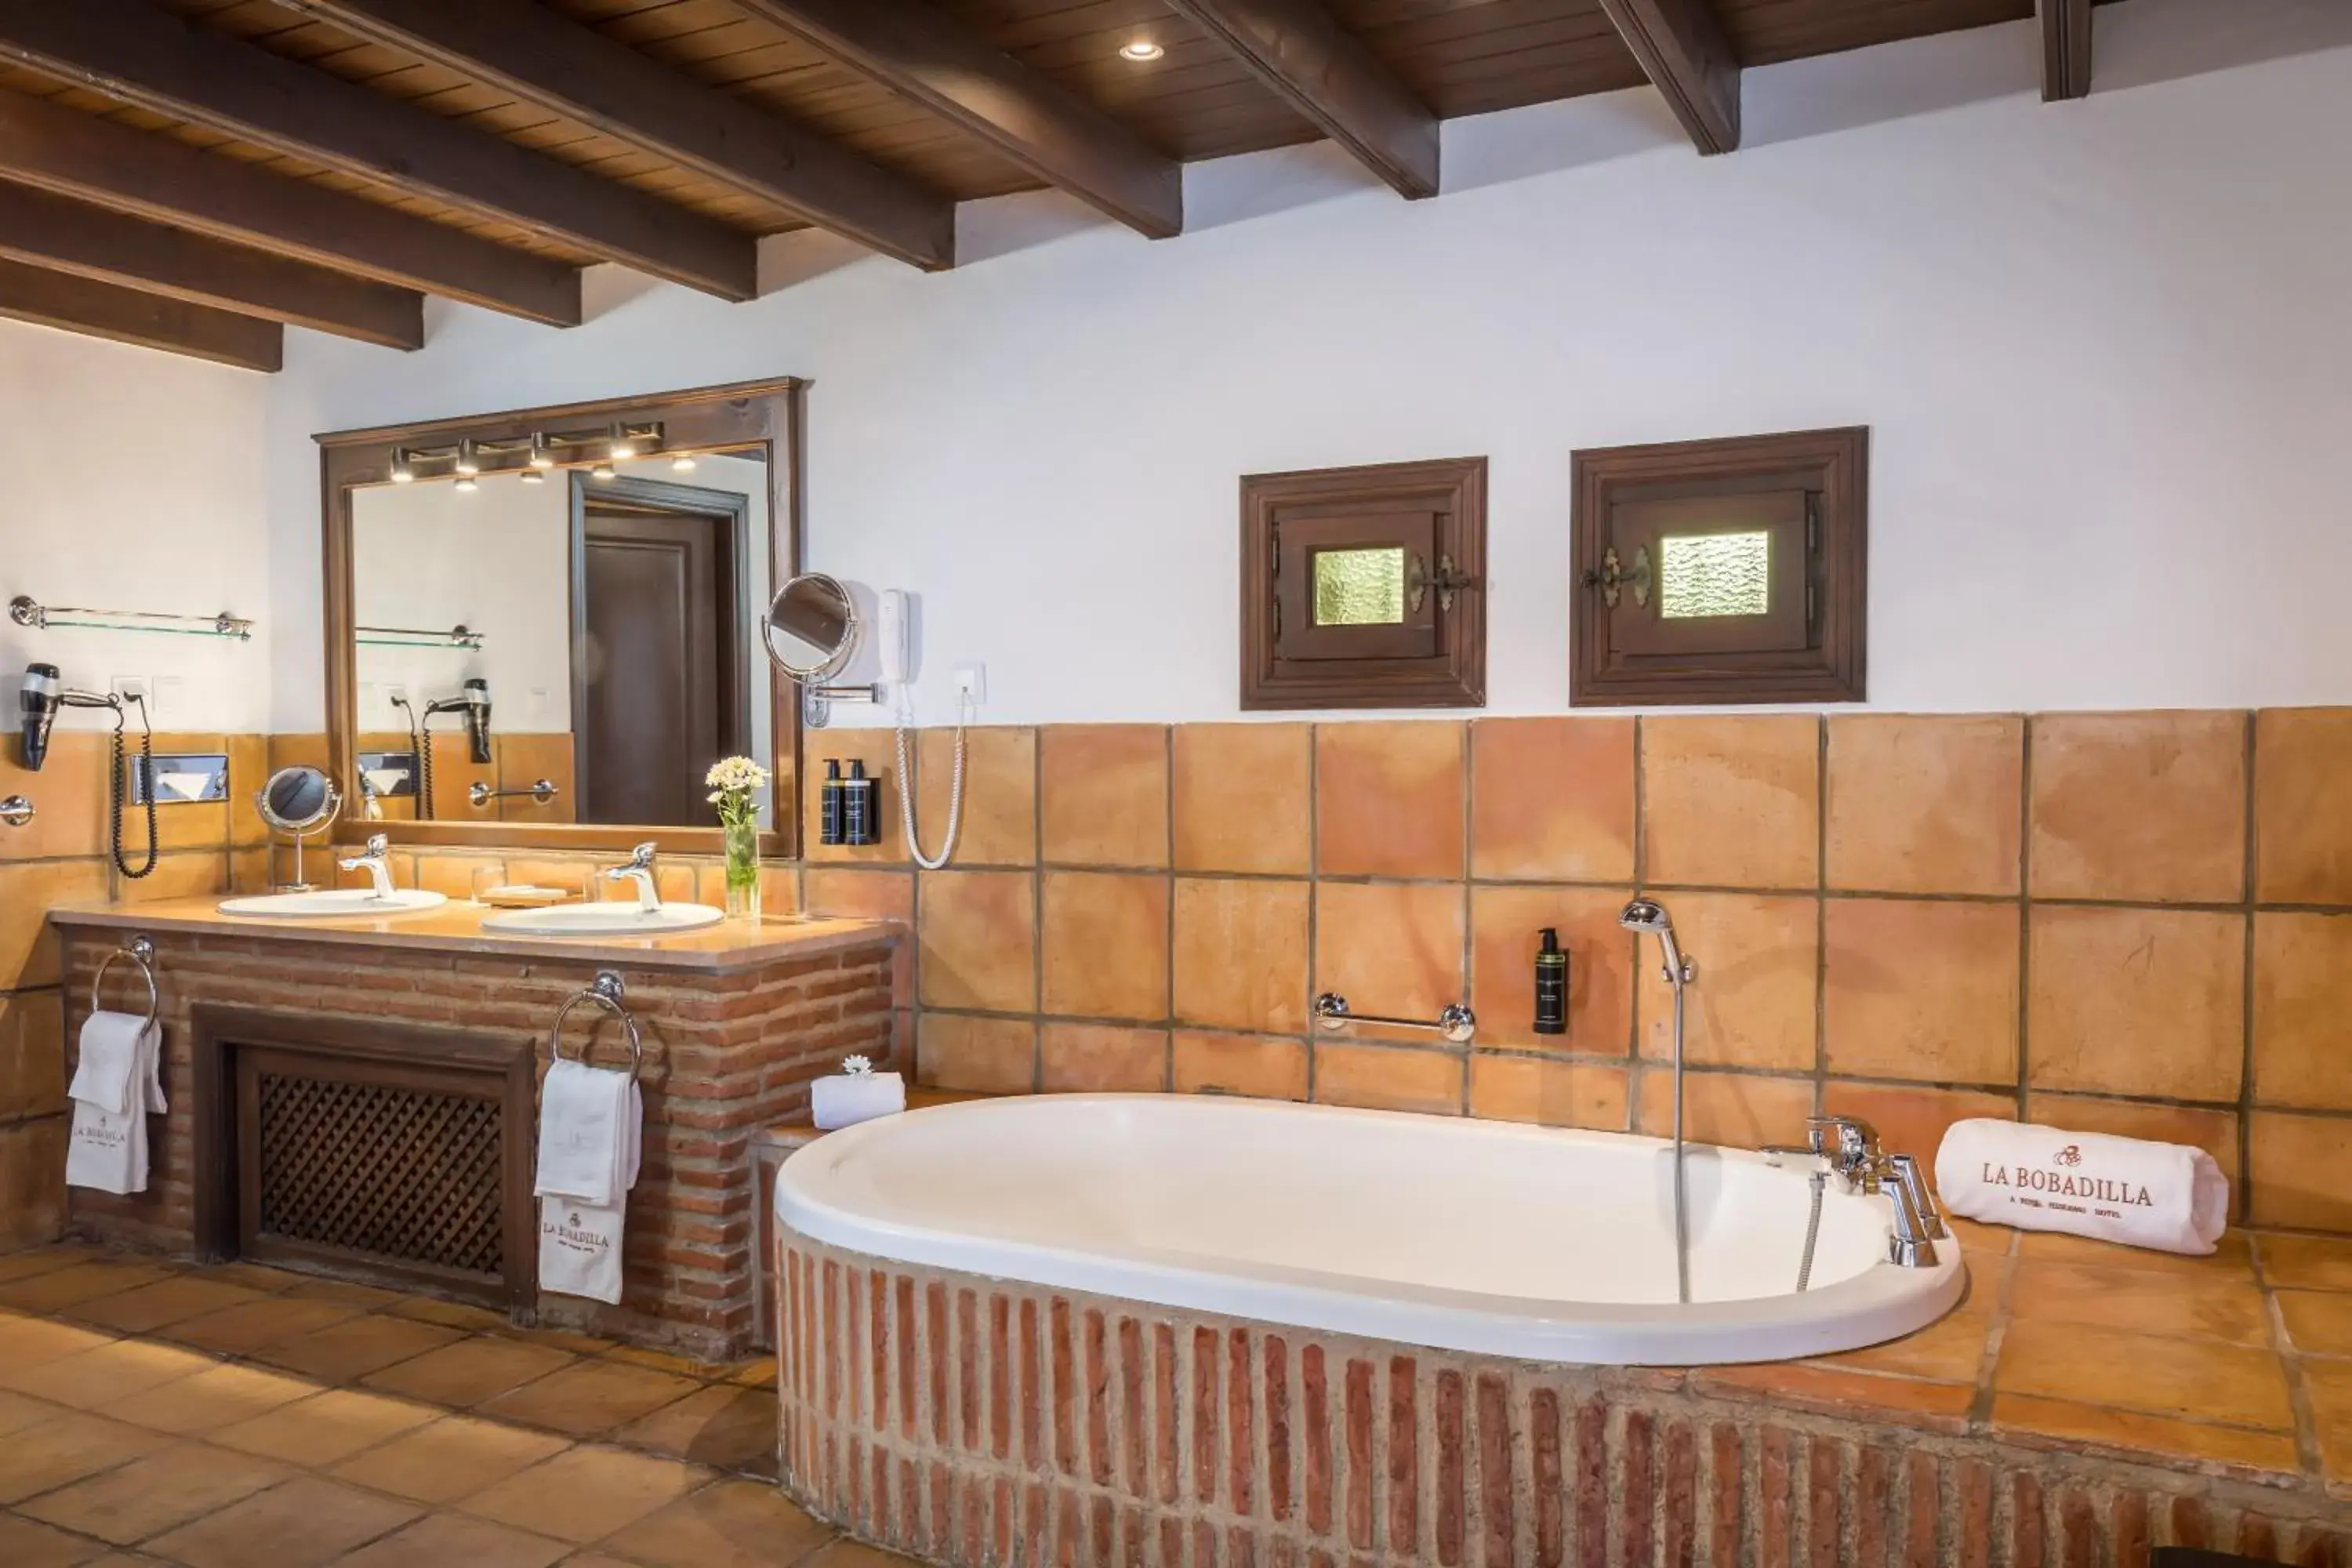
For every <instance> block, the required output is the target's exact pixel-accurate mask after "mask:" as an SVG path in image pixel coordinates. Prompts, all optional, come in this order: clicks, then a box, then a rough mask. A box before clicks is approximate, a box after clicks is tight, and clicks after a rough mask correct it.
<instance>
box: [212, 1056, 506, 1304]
mask: <svg viewBox="0 0 2352 1568" xmlns="http://www.w3.org/2000/svg"><path fill="white" fill-rule="evenodd" d="M257 1089H258V1091H259V1093H258V1102H259V1110H260V1116H259V1123H260V1124H259V1126H258V1128H257V1134H258V1139H259V1143H260V1151H259V1152H260V1167H261V1169H260V1176H261V1181H260V1189H261V1190H260V1193H259V1194H258V1197H259V1220H260V1224H259V1226H258V1228H259V1230H260V1233H261V1234H262V1235H263V1236H266V1237H280V1238H283V1239H286V1240H289V1241H299V1242H307V1243H309V1244H310V1245H312V1246H317V1247H335V1248H338V1249H341V1250H346V1251H350V1252H354V1253H360V1254H363V1255H365V1256H367V1257H370V1258H380V1259H383V1260H386V1261H391V1262H398V1263H411V1264H416V1263H421V1264H427V1265H432V1266H435V1267H437V1268H449V1269H457V1270H459V1271H462V1272H464V1273H467V1274H476V1275H479V1276H482V1277H483V1278H485V1279H496V1278H497V1277H498V1276H499V1272H500V1268H501V1250H500V1231H499V1225H500V1218H501V1215H500V1206H499V1205H500V1190H499V1174H500V1154H501V1150H500V1146H499V1103H498V1102H497V1101H496V1100H483V1099H478V1098H474V1097H470V1096H466V1095H457V1094H436V1093H434V1092H432V1091H430V1090H425V1089H404V1088H394V1087H390V1086H387V1085H383V1084H371V1083H346V1082H336V1081H331V1080H327V1079H312V1078H300V1077H288V1076H281V1075H278V1074H275V1073H267V1072H265V1073H261V1074H259V1075H258V1083H257Z"/></svg>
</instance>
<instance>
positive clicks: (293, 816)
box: [253, 765, 343, 893]
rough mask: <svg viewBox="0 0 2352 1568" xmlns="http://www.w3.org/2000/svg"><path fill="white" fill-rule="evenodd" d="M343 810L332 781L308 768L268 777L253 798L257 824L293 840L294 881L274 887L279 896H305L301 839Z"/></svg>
mask: <svg viewBox="0 0 2352 1568" xmlns="http://www.w3.org/2000/svg"><path fill="white" fill-rule="evenodd" d="M342 807H343V792H342V791H341V789H340V788H339V787H337V785H336V784H335V781H334V780H333V779H331V778H329V777H328V776H327V775H326V774H325V773H322V772H320V770H319V769H317V768H314V767H310V766H307V765H305V766H302V767H293V768H280V769H278V771H277V772H276V773H272V774H270V775H269V780H268V783H267V784H263V785H262V786H261V788H260V790H259V791H258V792H257V794H256V795H254V797H253V809H254V810H255V811H256V812H257V813H259V814H260V816H261V820H262V821H264V822H266V823H268V825H269V826H271V827H274V828H276V829H277V830H278V832H280V833H283V834H285V835H287V836H288V837H290V838H292V839H293V840H294V879H293V880H292V881H290V882H288V883H285V884H283V885H282V886H280V887H278V889H276V890H277V891H278V892H281V893H307V892H309V891H310V883H308V882H306V881H304V880H303V879H302V838H303V836H304V835H305V834H310V833H317V832H319V831H320V829H322V828H324V827H325V826H327V825H328V824H330V823H331V822H333V821H334V820H335V814H336V813H337V812H339V811H341V809H342Z"/></svg>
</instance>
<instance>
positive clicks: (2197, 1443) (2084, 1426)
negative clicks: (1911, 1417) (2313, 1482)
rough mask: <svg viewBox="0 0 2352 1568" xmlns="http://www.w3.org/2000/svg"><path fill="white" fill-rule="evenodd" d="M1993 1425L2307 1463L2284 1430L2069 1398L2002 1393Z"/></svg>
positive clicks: (2007, 1430) (2181, 1452) (2171, 1450)
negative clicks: (2170, 1415)
mask: <svg viewBox="0 0 2352 1568" xmlns="http://www.w3.org/2000/svg"><path fill="white" fill-rule="evenodd" d="M1992 1426H1993V1430H1994V1431H1995V1432H1998V1433H2000V1434H2003V1435H2008V1434H2011V1433H2017V1434H2024V1435H2027V1436H2038V1437H2055V1438H2060V1439H2063V1441H2064V1442H2065V1443H2067V1444H2069V1445H2073V1444H2090V1445H2095V1446H2096V1447H2104V1448H2120V1449H2124V1450H2126V1451H2129V1452H2133V1453H2140V1454H2156V1455H2160V1456H2162V1457H2164V1458H2168V1459H2181V1458H2192V1459H2199V1460H2203V1461H2207V1462H2210V1463H2214V1464H2222V1465H2235V1466H2239V1467H2242V1468H2246V1469H2253V1470H2268V1471H2282V1472H2285V1473H2288V1474H2293V1473H2295V1472H2298V1471H2300V1470H2301V1469H2302V1468H2303V1467H2302V1464H2301V1461H2300V1460H2298V1459H2297V1458H2296V1457H2295V1451H2294V1438H2293V1437H2292V1436H2288V1435H2287V1434H2286V1433H2284V1432H2250V1431H2247V1430H2246V1429H2245V1428H2243V1427H2242V1426H2209V1425H2207V1424H2206V1423H2204V1422H2201V1421H2175V1420H2172V1419H2170V1418H2168V1417H2167V1416H2162V1415H2143V1414H2141V1413H2139V1412H2137V1411H2132V1410H2110V1409H2107V1408H2105V1407H2104V1406H2101V1405H2078V1404H2075V1403H2074V1402H2073V1401H2072V1400H2065V1399H2036V1398H2033V1397H2032V1396H2031V1395H2028V1394H1997V1395H1995V1396H1994V1398H1993V1402H1992Z"/></svg>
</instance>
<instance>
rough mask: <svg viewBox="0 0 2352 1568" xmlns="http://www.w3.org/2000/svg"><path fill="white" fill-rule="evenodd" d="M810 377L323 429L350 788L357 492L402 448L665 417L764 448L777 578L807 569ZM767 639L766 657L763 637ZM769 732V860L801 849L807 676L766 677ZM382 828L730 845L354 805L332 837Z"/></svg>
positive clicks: (534, 840) (530, 842)
mask: <svg viewBox="0 0 2352 1568" xmlns="http://www.w3.org/2000/svg"><path fill="white" fill-rule="evenodd" d="M806 386H807V383H806V382H804V381H803V380H801V379H800V378H798V377H793V376H784V377H779V378H776V379H773V380H769V381H745V382H731V383H729V384H724V385H719V386H703V387H693V388H689V389H687V390H684V391H679V392H659V393H652V394H648V395H645V396H640V397H614V398H603V399H599V400H596V401H593V402H588V403H564V404H555V405H549V406H546V407H540V408H517V409H509V410H507V411H505V412H502V413H495V414H482V415H474V416H465V417H460V418H454V419H428V420H421V421H418V422H416V423H414V424H408V425H383V426H371V427H369V428H366V429H361V430H334V431H329V432H326V433H324V434H321V435H318V436H314V437H311V439H312V440H314V441H316V442H317V443H318V444H319V479H320V502H321V508H322V514H323V529H324V545H325V550H324V554H325V558H326V611H327V613H326V617H325V620H326V637H327V648H326V654H327V658H326V672H327V693H326V695H327V757H328V773H329V775H330V776H331V777H332V778H333V779H334V780H335V781H336V783H337V784H338V785H339V786H340V787H341V788H342V789H343V791H344V793H345V795H346V796H348V795H350V794H351V793H352V786H351V784H350V783H349V782H348V781H349V780H350V779H351V777H352V768H353V766H354V765H355V764H356V762H357V757H358V741H359V728H358V715H359V650H358V647H357V646H356V645H355V644H354V643H353V641H352V637H353V635H354V634H353V630H352V628H353V626H354V625H355V624H356V620H357V617H356V616H355V615H354V614H353V605H355V603H356V602H357V585H356V584H354V583H353V581H352V497H353V495H354V493H355V492H356V491H359V490H362V489H373V488H374V487H376V486H378V485H388V484H390V483H391V482H392V479H391V468H392V455H393V451H394V448H395V447H422V446H447V445H449V444H450V443H452V442H455V441H458V440H462V439H466V438H467V437H470V438H472V439H474V440H477V441H508V440H513V439H516V438H518V437H526V436H528V435H530V432H531V431H532V430H533V429H535V428H540V427H543V426H563V425H574V424H590V423H605V422H610V421H613V420H621V421H625V422H627V423H630V424H639V423H645V424H652V423H658V424H659V425H661V426H662V429H663V449H664V450H675V449H681V448H682V449H686V450H690V451H693V452H695V453H698V454H700V453H705V452H709V453H721V452H733V453H735V454H737V455H740V456H745V457H750V456H754V455H756V456H759V457H761V458H765V459H766V461H767V464H768V516H769V538H768V571H769V581H770V582H771V583H779V584H781V583H782V582H785V581H786V580H788V579H790V578H793V577H795V576H798V575H799V574H800V573H801V571H802V565H801V537H802V536H801V527H802V524H801V497H802V490H803V485H802V476H801V465H802V418H803V392H804V391H805V389H806ZM757 640H758V643H759V646H760V648H761V654H760V657H761V658H763V659H764V658H765V657H766V655H765V646H766V639H765V638H764V637H761V638H759V639H757ZM769 702H770V706H771V708H772V720H771V730H770V732H771V734H772V737H773V741H774V744H773V752H774V754H773V755H772V757H771V758H770V759H769V772H770V773H771V775H772V779H773V781H774V782H773V784H772V785H771V788H772V790H773V792H774V793H773V797H772V798H773V802H774V816H775V826H774V827H772V828H771V829H769V830H767V831H764V832H762V833H761V835H760V853H761V855H762V856H764V857H771V858H789V857H791V856H793V855H794V854H796V853H798V851H799V847H800V832H801V813H800V778H801V705H800V689H799V686H798V685H797V683H795V682H793V681H792V680H790V679H785V678H784V677H783V676H782V674H781V673H778V674H775V675H774V676H772V679H771V680H770V682H769ZM375 833H381V834H383V836H384V837H387V838H389V839H391V840H392V841H393V842H394V843H395V844H430V845H441V846H445V847H453V848H476V849H488V848H500V849H622V850H625V849H628V848H630V847H634V846H635V845H637V844H641V843H644V842H646V840H648V839H650V840H651V841H652V842H653V843H655V844H656V845H657V846H659V847H660V848H661V849H662V850H663V851H664V852H666V853H671V854H691V855H717V854H721V853H723V852H724V850H725V844H724V842H723V840H722V837H721V832H720V829H719V827H718V826H716V825H713V826H709V827H677V826H659V825H643V824H635V825H633V824H625V823H620V824H603V823H569V822H566V823H536V822H530V823H526V822H453V821H448V820H446V819H443V820H436V821H432V822H371V821H367V820H365V819H364V818H362V817H355V816H352V814H351V813H349V812H345V813H344V814H342V815H341V816H340V817H339V818H338V819H337V821H336V825H335V830H334V837H333V842H335V843H337V844H357V843H359V842H361V841H362V840H363V839H364V838H366V837H368V836H369V835H371V834H375Z"/></svg>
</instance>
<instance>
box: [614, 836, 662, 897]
mask: <svg viewBox="0 0 2352 1568" xmlns="http://www.w3.org/2000/svg"><path fill="white" fill-rule="evenodd" d="M654 853H655V848H654V846H653V845H652V844H651V843H650V842H648V843H645V844H640V845H638V846H637V847H636V848H635V849H633V850H631V851H630V852H629V858H628V860H627V861H626V862H625V863H624V864H622V865H619V866H613V867H609V868H606V870H605V871H604V880H606V881H608V882H623V881H627V882H635V884H636V885H637V912H638V913H639V914H647V915H649V914H652V913H653V912H654V911H655V910H658V909H660V908H661V907H662V901H661V889H659V888H657V887H656V886H655V884H654Z"/></svg>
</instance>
